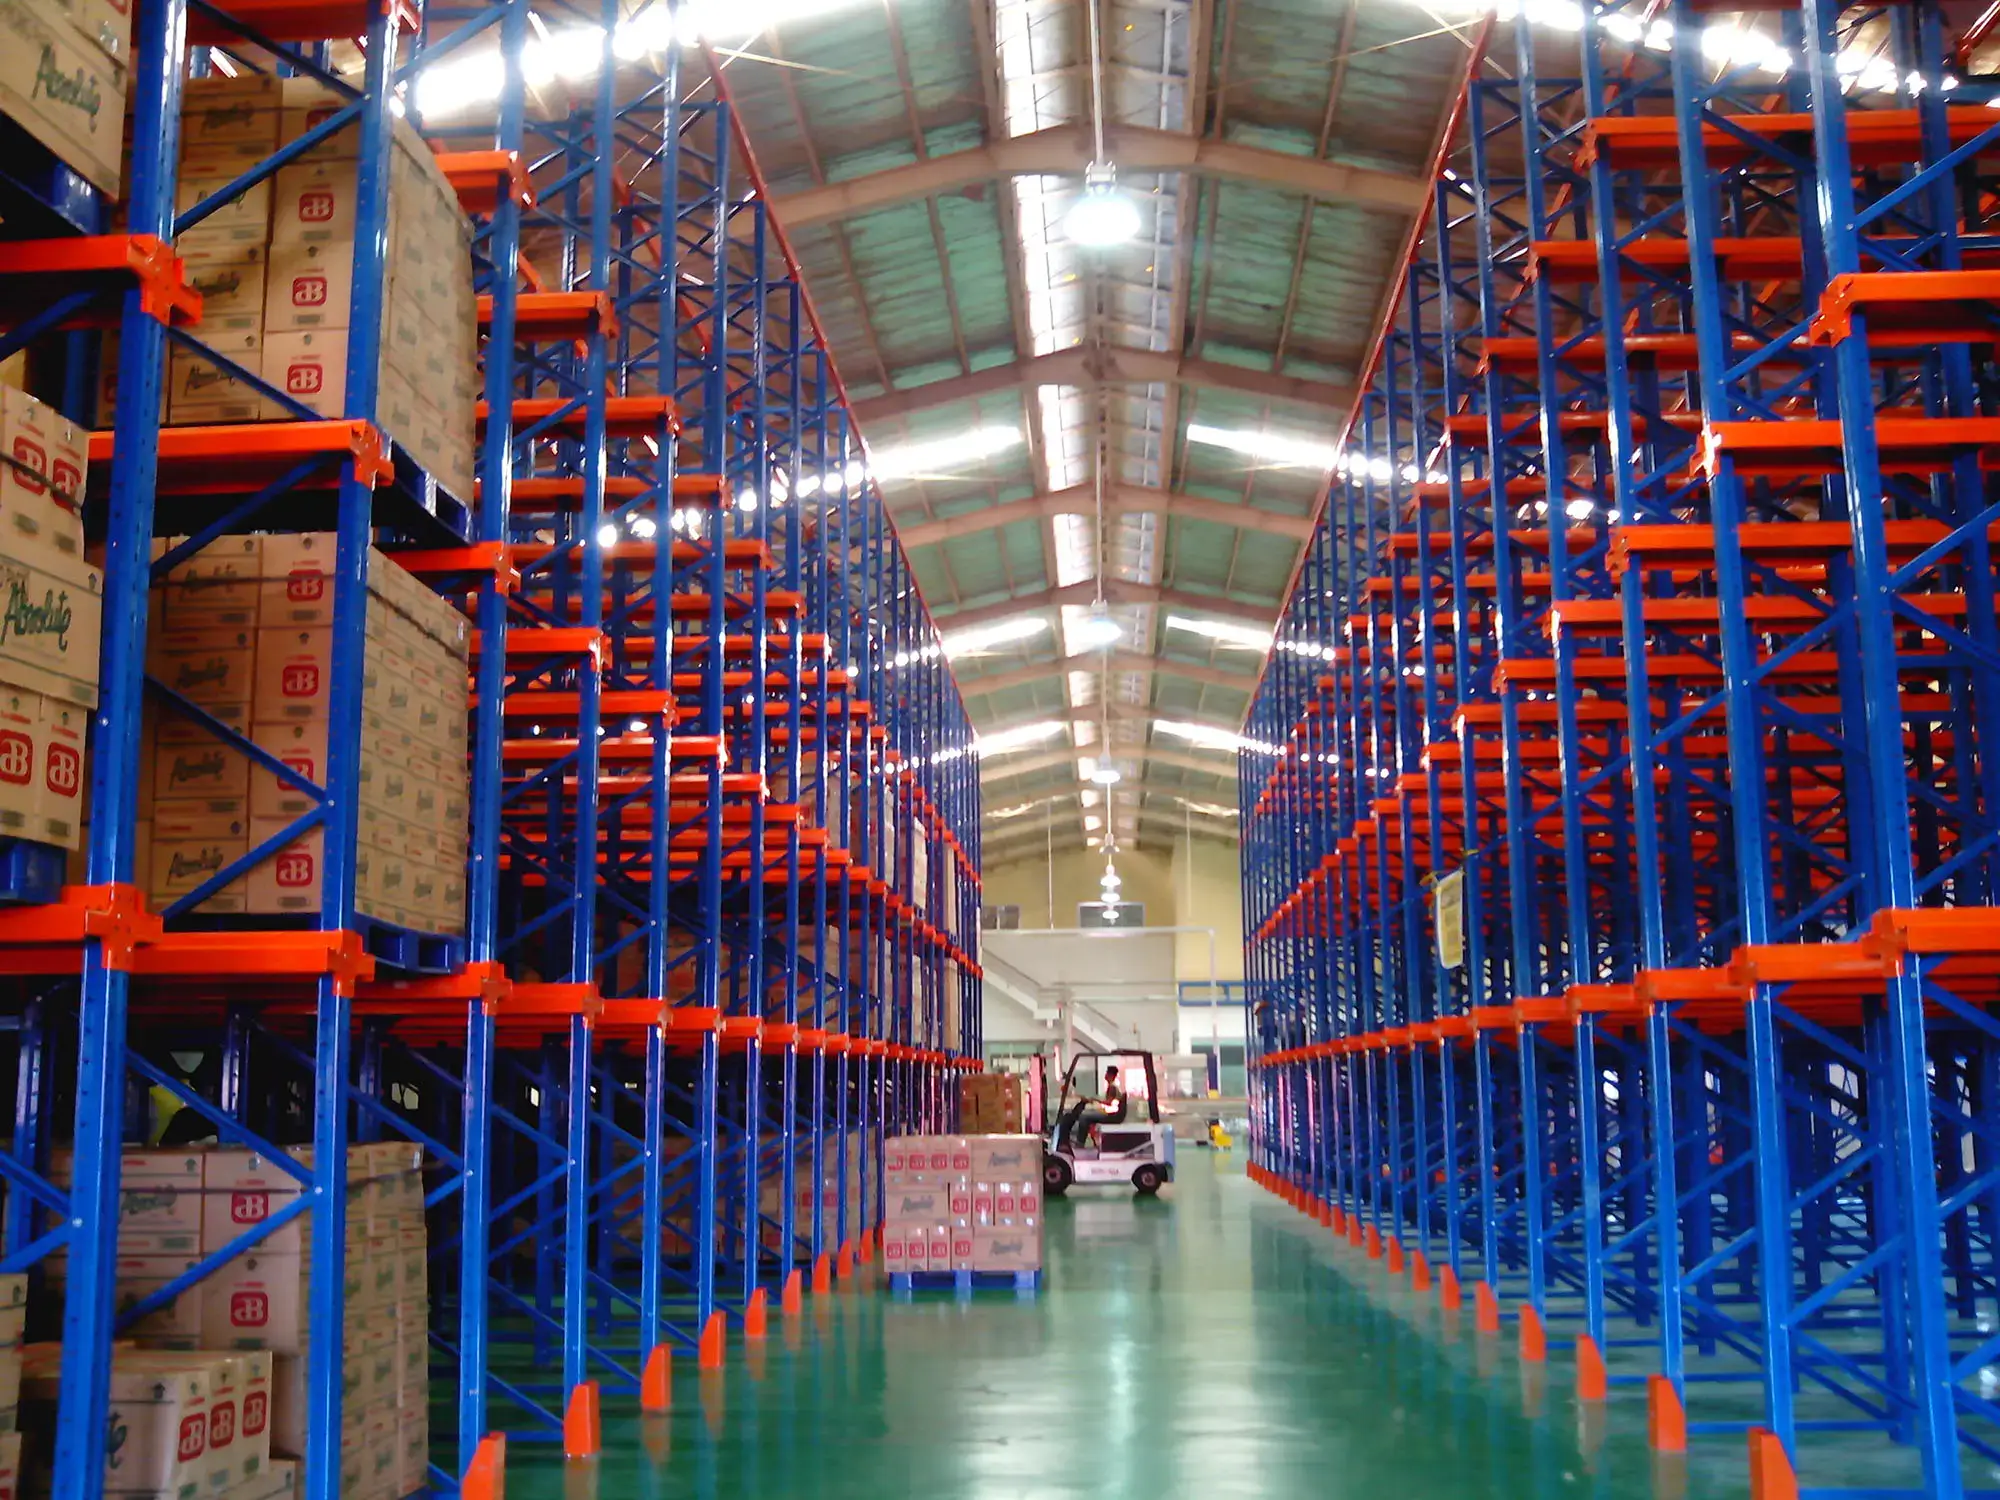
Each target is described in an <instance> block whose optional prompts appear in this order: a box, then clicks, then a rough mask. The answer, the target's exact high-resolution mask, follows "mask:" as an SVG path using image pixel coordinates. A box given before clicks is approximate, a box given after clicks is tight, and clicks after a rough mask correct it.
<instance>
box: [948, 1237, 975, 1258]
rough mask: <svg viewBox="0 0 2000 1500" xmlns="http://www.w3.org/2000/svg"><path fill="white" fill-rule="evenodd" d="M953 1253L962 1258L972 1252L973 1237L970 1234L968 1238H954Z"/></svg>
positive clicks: (952, 1243)
mask: <svg viewBox="0 0 2000 1500" xmlns="http://www.w3.org/2000/svg"><path fill="white" fill-rule="evenodd" d="M951 1253H952V1254H953V1255H954V1256H957V1257H959V1258H960V1259H963V1258H964V1257H965V1256H968V1255H970V1254H972V1240H971V1238H970V1237H969V1236H968V1237H967V1238H965V1239H962V1240H953V1241H952V1242H951Z"/></svg>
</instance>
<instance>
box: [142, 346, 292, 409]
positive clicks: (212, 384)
mask: <svg viewBox="0 0 2000 1500" xmlns="http://www.w3.org/2000/svg"><path fill="white" fill-rule="evenodd" d="M206 342H207V343H208V346H209V347H210V348H211V349H213V350H215V352H216V353H218V354H221V355H223V356H225V357H226V358H228V359H229V360H231V361H232V362H233V363H234V364H236V365H237V367H238V368H240V369H242V370H245V371H248V372H249V373H251V374H254V375H258V376H260V377H261V376H262V374H263V364H264V337H263V335H262V334H261V333H259V332H257V331H254V330H251V329H237V330H234V331H229V332H224V333H218V334H217V335H215V336H214V337H212V338H209V339H208V340H207V341H206ZM274 415H276V410H275V408H274V407H273V406H272V404H271V402H270V401H268V400H267V399H265V397H264V396H263V394H262V393H261V392H259V391H258V390H257V389H256V387H254V386H252V385H251V384H249V383H248V382H247V381H244V380H241V379H239V378H238V377H237V376H236V374H235V373H234V372H233V371H230V370H226V369H224V368H223V367H222V366H221V365H218V364H217V363H216V362H215V361H214V360H212V359H210V358H209V357H208V356H207V355H205V354H197V353H195V352H194V351H193V350H191V349H183V348H181V347H180V346H179V345H176V346H175V347H174V348H173V349H172V350H171V351H169V353H168V355H167V420H168V421H169V422H170V423H172V424H173V425H175V426H177V427H208V426H222V425H227V424H229V423H232V422H260V421H263V420H264V419H265V418H266V417H270V416H274Z"/></svg>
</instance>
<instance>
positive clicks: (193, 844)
mask: <svg viewBox="0 0 2000 1500" xmlns="http://www.w3.org/2000/svg"><path fill="white" fill-rule="evenodd" d="M155 546H156V548H157V549H158V550H157V552H156V555H164V553H165V552H166V551H167V550H168V549H170V548H171V547H172V546H173V542H172V540H170V539H163V540H161V541H159V542H157V543H156V544H155ZM333 554H334V537H333V535H332V533H330V532H306V533H300V534H297V535H270V536H256V535H252V536H236V537H226V538H223V539H222V540H221V541H219V542H217V543H216V544H214V545H213V546H211V547H208V548H205V549H203V550H202V551H201V552H199V553H196V554H195V555H194V556H193V557H191V558H189V559H188V560H187V561H186V562H184V563H181V564H179V565H177V566H176V567H175V568H174V569H173V570H172V571H171V572H170V573H169V575H168V577H167V581H166V585H165V587H164V588H163V589H161V590H160V592H159V595H158V600H157V607H156V610H155V616H154V618H155V620H156V621H157V622H158V623H157V624H156V626H155V628H154V629H153V630H152V631H150V632H149V633H148V640H147V669H148V671H149V672H151V673H152V674H153V675H154V676H155V677H157V678H159V679H160V681H161V682H163V683H164V684H165V685H166V686H167V687H168V688H170V689H172V690H173V691H174V692H176V693H178V694H180V695H181V696H183V697H185V698H186V699H188V700H189V701H190V702H192V703H195V704H197V705H199V706H200V707H201V708H202V709H203V710H205V711H206V712H207V713H208V714H210V715H211V716H213V717H215V718H217V719H220V720H222V721H223V722H224V723H226V724H229V725H230V726H232V727H233V728H235V729H237V730H239V731H241V732H243V733H245V734H247V735H248V736H249V737H250V738H251V740H252V741H254V742H255V743H256V744H257V745H259V746H260V747H261V748H263V749H264V750H266V751H268V752H269V753H270V754H271V755H272V756H273V757H275V758H276V759H277V760H279V761H281V762H283V763H284V764H285V765H286V766H287V767H289V768H290V769H292V770H293V771H295V772H297V773H298V774H299V775H300V776H302V777H304V778H305V779H306V780H307V781H309V782H312V783H314V784H315V785H323V784H324V783H325V780H326V739H327V725H328V722H329V716H330V711H331V687H332V672H331V656H332V648H333V630H332V624H333V592H334V591H333V581H332V571H333ZM367 630H368V638H367V650H366V656H365V659H364V663H363V683H362V719H363V722H362V739H363V744H364V745H365V747H366V751H365V754H364V755H363V758H362V767H361V777H362V780H361V797H360V811H359V818H360V834H359V837H360V853H359V855H358V856H357V869H356V877H357V897H356V905H357V908H358V910H359V911H360V913H361V915H363V916H366V917H373V918H375V919H376V920H378V921H382V922H387V923H391V924H393V925H396V926H400V927H407V928H411V929H413V930H415V931H420V932H441V933H459V932H462V931H463V930H464V920H465V870H466V837H467V833H466V819H467V811H468V810H467V781H466V774H467V773H466V759H465V749H466V712H465V709H466V655H467V651H468V648H469V643H470V631H469V628H468V626H467V622H466V619H465V617H464V615H462V614H460V613H459V612H458V610H456V609H454V608H453V607H452V606H451V605H450V604H449V603H447V602H446V601H444V600H443V599H440V598H439V597H438V596H437V595H436V594H435V593H433V592H432V591H431V590H430V589H428V588H426V587H424V585H423V584H421V583H419V582H418V581H417V580H416V579H414V578H412V577H411V576H410V575H409V574H408V573H406V572H404V571H403V569H401V568H399V567H397V566H396V565H395V564H394V563H393V562H391V561H390V560H389V559H388V558H387V557H386V556H384V555H383V554H381V553H380V552H373V551H371V552H370V553H369V565H368V613H367ZM147 734H148V737H149V738H148V759H147V762H146V763H147V764H149V765H150V766H151V767H152V768H153V772H152V780H151V782H150V783H149V784H147V785H145V786H143V787H142V788H141V793H142V799H141V803H142V805H141V822H140V833H139V852H140V854H141V856H142V857H141V861H140V869H141V870H142V871H144V872H145V876H146V881H147V895H148V898H149V899H150V901H151V902H152V904H153V905H154V906H155V907H163V906H165V905H166V904H167V903H169V902H171V901H174V900H177V899H179V898H180V897H181V896H184V895H186V894H188V893H189V892H191V891H193V890H195V889H197V888H198V887H199V886H200V885H201V884H202V883H203V882H204V881H206V880H207V879H208V878H209V877H210V876H212V875H213V874H214V873H215V872H216V871H217V870H220V869H223V868H224V867H226V866H227V865H229V864H230V863H231V862H233V861H234V860H236V859H239V858H241V857H242V856H243V855H245V854H247V853H248V852H249V851H250V850H251V849H253V848H256V847H258V846H260V845H262V844H263V843H265V842H266V841H268V840H269V839H272V838H274V837H276V836H277V835H279V834H280V833H282V832H283V831H284V829H285V828H286V827H287V826H288V825H290V824H291V823H292V822H294V821H295V820H296V819H297V818H298V817H299V816H300V815H301V814H303V813H305V812H307V811H309V810H310V809H311V807H312V805H313V798H312V796H311V794H310V793H308V792H306V791H305V790H303V789H302V788H300V787H298V786H296V785H294V784H292V783H291V782H288V781H285V780H283V779H282V778H280V777H279V776H278V775H277V774H275V773H274V772H272V771H270V770H268V769H266V768H264V767H262V766H259V765H253V763H252V762H251V760H250V758H249V757H248V756H246V755H243V754H241V753H240V752H238V751H236V750H235V749H233V748H230V747H228V746H225V745H224V744H223V743H222V742H221V741H220V740H218V739H216V738H215V737H214V736H213V735H211V734H209V733H208V732H207V731H206V730H205V729H203V728H201V727H200V726H198V725H196V724H195V723H193V722H192V721H190V720H188V719H185V718H182V717H179V716H177V715H175V714H173V713H172V712H170V711H161V712H158V713H155V714H153V715H151V716H150V717H149V720H148V729H147ZM324 845H325V835H324V833H323V831H321V830H317V829H316V830H314V831H313V832H312V833H310V834H308V835H307V836H306V837H305V838H302V839H300V840H299V841H298V842H297V843H294V844H292V845H290V846H289V847H287V848H284V849H282V850H280V851H279V852H278V853H277V854H276V855H275V856H274V857H273V858H270V859H267V860H265V861H263V862H262V863H260V864H259V865H257V866H256V867H255V868H254V869H252V870H251V871H250V872H249V873H248V874H247V875H245V876H243V877H242V878H241V879H239V880H237V881H235V882H234V883H232V884H231V885H229V886H227V887H226V888H224V889H223V890H222V891H220V892H218V893H217V894H215V895H214V896H211V897H210V898H208V900H206V901H205V902H204V903H203V904H202V906H201V908H200V909H201V910H202V911H204V912H210V913H231V912H249V913H252V914H260V915H272V916H282V915H301V916H310V915H314V914H317V913H318V911H319V907H320V867H321V854H322V851H323V849H324Z"/></svg>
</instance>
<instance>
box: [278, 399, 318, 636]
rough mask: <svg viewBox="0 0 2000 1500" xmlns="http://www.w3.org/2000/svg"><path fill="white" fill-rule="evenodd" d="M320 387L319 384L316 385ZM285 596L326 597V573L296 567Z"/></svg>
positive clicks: (306, 599)
mask: <svg viewBox="0 0 2000 1500" xmlns="http://www.w3.org/2000/svg"><path fill="white" fill-rule="evenodd" d="M314 389H315V390H317V389H318V387H317V386H315V387H314ZM285 597H286V598H287V599H291V600H294V601H296V602H299V603H304V604H310V603H312V602H313V601H314V600H316V599H324V598H325V597H326V574H324V573H322V572H320V570H319V569H318V568H296V569H294V570H293V571H292V573H291V575H290V576H289V577H287V578H286V579H285Z"/></svg>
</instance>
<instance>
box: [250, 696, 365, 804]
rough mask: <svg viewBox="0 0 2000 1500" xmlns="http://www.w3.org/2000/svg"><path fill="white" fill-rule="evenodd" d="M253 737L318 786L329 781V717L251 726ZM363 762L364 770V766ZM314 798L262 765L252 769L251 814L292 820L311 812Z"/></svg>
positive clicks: (251, 736)
mask: <svg viewBox="0 0 2000 1500" xmlns="http://www.w3.org/2000/svg"><path fill="white" fill-rule="evenodd" d="M250 738H251V739H252V740H254V741H255V742H256V743H257V744H258V745H259V746H260V747H261V748H262V749H264V750H266V751H268V752H269V753H270V754H271V755H273V756H274V757H276V758H277V759H278V760H280V761H282V762H283V763H284V764H285V765H287V766H289V767H290V768H291V769H292V770H294V771H296V772H298V773H299V775H301V776H303V777H305V778H306V780H308V781H310V782H312V783H314V784H315V785H323V784H324V783H325V780H326V720H324V719H309V720H304V721H296V720H280V721H279V722H277V723H275V724H270V723H258V724H253V725H251V727H250ZM365 768H366V767H365V765H364V769H365ZM314 804H315V799H314V798H313V797H312V796H311V795H310V794H309V793H307V792H305V791H303V790H301V789H300V788H298V787H295V786H293V785H291V784H290V783H289V782H286V781H282V780H280V779H279V778H278V776H277V774H276V773H275V772H272V771H268V770H266V769H265V768H264V767H263V766H257V765H253V766H252V767H251V768H250V816H251V817H252V818H254V819H267V818H282V819H284V820H285V821H287V822H289V821H291V820H292V819H294V818H298V817H301V816H303V815H304V814H306V813H308V812H310V811H312V809H313V806H314Z"/></svg>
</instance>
